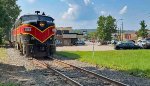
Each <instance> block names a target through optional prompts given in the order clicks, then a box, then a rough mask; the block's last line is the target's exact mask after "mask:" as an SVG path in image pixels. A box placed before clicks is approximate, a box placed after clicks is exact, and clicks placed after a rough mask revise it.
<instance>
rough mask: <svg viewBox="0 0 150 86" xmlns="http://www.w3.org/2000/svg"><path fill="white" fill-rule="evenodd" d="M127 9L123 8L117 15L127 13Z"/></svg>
mask: <svg viewBox="0 0 150 86" xmlns="http://www.w3.org/2000/svg"><path fill="white" fill-rule="evenodd" d="M127 9H128V7H127V6H124V7H123V8H122V9H121V10H120V12H119V14H121V15H122V14H125V13H126V12H127Z"/></svg>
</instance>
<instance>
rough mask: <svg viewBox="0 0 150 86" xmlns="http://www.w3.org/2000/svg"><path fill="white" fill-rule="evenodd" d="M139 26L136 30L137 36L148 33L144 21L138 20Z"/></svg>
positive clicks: (144, 36) (143, 36)
mask: <svg viewBox="0 0 150 86" xmlns="http://www.w3.org/2000/svg"><path fill="white" fill-rule="evenodd" d="M140 25H141V28H140V29H139V30H138V32H137V34H138V37H142V38H146V37H147V35H148V32H147V31H148V29H146V27H147V25H146V24H145V21H144V20H143V21H141V22H140Z"/></svg>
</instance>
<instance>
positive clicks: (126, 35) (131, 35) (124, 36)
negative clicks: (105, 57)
mask: <svg viewBox="0 0 150 86" xmlns="http://www.w3.org/2000/svg"><path fill="white" fill-rule="evenodd" d="M112 38H113V39H118V40H123V41H126V40H137V39H138V37H137V34H136V31H130V30H129V31H124V32H123V33H121V34H120V33H119V34H118V33H114V34H112Z"/></svg>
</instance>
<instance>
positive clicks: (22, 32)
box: [11, 11, 56, 57]
mask: <svg viewBox="0 0 150 86" xmlns="http://www.w3.org/2000/svg"><path fill="white" fill-rule="evenodd" d="M36 13H37V14H32V15H23V16H21V17H20V18H19V19H18V20H17V21H16V23H15V24H14V26H13V28H12V29H11V42H12V43H13V45H14V46H15V48H17V49H18V50H20V52H21V53H22V54H23V55H25V56H33V57H46V56H51V55H53V54H54V53H55V52H56V45H55V32H56V29H55V24H54V19H53V18H52V17H49V16H45V13H43V14H42V15H40V14H39V13H40V11H36Z"/></svg>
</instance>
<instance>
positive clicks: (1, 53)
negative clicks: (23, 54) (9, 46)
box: [0, 48, 7, 60]
mask: <svg viewBox="0 0 150 86" xmlns="http://www.w3.org/2000/svg"><path fill="white" fill-rule="evenodd" d="M6 58H7V53H6V49H4V48H0V60H5V59H6Z"/></svg>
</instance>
